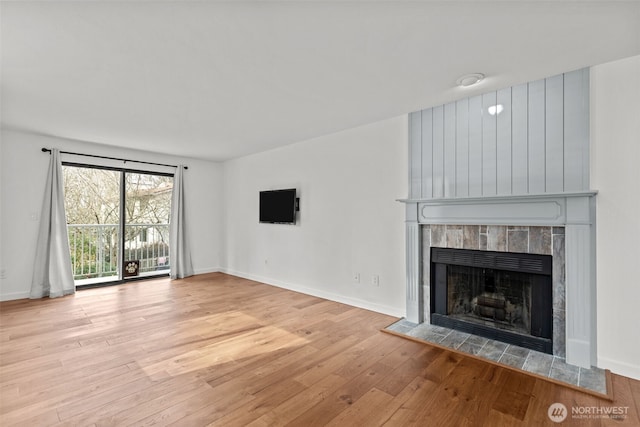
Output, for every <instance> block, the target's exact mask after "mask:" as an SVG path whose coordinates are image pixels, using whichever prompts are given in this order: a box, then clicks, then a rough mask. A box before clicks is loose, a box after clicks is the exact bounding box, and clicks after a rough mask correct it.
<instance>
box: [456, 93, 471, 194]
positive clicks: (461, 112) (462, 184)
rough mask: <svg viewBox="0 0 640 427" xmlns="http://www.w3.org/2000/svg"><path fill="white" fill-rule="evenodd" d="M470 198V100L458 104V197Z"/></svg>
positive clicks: (463, 100)
mask: <svg viewBox="0 0 640 427" xmlns="http://www.w3.org/2000/svg"><path fill="white" fill-rule="evenodd" d="M468 196H469V100H468V99H462V100H460V101H458V102H456V197H468Z"/></svg>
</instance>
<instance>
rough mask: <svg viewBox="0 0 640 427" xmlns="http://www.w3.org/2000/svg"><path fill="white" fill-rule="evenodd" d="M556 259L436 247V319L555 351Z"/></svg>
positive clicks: (433, 290) (450, 325)
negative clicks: (554, 263) (554, 299)
mask: <svg viewBox="0 0 640 427" xmlns="http://www.w3.org/2000/svg"><path fill="white" fill-rule="evenodd" d="M551 273H552V257H551V256H550V255H536V254H526V253H513V252H491V251H477V250H467V249H451V248H438V247H432V248H431V284H432V286H431V323H432V324H434V325H440V326H445V327H448V328H451V329H457V330H460V331H464V332H468V333H471V334H474V335H480V336H483V337H485V338H490V339H495V340H498V341H502V342H506V343H509V344H514V345H517V346H520V347H525V348H530V349H533V350H537V351H541V352H544V353H549V354H552V352H553V345H552V336H553V334H552V332H553V331H552V325H553V315H552V285H551V284H552V278H551Z"/></svg>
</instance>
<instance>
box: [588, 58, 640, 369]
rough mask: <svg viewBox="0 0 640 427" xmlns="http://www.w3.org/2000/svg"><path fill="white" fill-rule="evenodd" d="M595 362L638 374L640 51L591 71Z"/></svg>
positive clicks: (639, 356) (639, 318)
mask: <svg viewBox="0 0 640 427" xmlns="http://www.w3.org/2000/svg"><path fill="white" fill-rule="evenodd" d="M591 141H592V164H591V174H592V175H591V183H592V187H593V188H594V189H596V190H598V191H599V192H598V196H597V198H596V200H597V241H596V245H597V260H598V261H597V280H598V285H597V286H598V291H597V292H598V296H597V305H598V307H597V313H598V365H599V366H600V367H602V368H608V369H611V371H613V372H616V373H619V374H622V375H626V376H629V377H634V378H637V379H640V339H639V338H638V336H639V333H638V328H639V327H640V317H639V315H638V313H639V311H640V307H639V306H638V304H639V303H640V274H639V272H638V266H639V265H640V56H635V57H632V58H627V59H624V60H621V61H616V62H611V63H607V64H603V65H598V66H596V67H593V68H592V69H591Z"/></svg>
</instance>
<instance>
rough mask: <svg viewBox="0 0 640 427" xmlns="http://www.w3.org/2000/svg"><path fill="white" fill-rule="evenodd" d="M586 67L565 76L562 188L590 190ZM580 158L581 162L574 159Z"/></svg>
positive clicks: (587, 78) (587, 80) (587, 72)
mask: <svg viewBox="0 0 640 427" xmlns="http://www.w3.org/2000/svg"><path fill="white" fill-rule="evenodd" d="M588 148H589V69H588V68H585V69H582V70H578V71H572V72H570V73H566V74H565V75H564V188H565V191H581V190H588V189H589V149H588ZM577 159H580V161H576V160H577Z"/></svg>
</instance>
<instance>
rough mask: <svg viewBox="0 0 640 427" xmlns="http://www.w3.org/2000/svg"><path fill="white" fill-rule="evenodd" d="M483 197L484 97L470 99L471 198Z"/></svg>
mask: <svg viewBox="0 0 640 427" xmlns="http://www.w3.org/2000/svg"><path fill="white" fill-rule="evenodd" d="M481 195H482V97H480V96H474V97H472V98H469V196H470V197H479V196H481Z"/></svg>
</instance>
